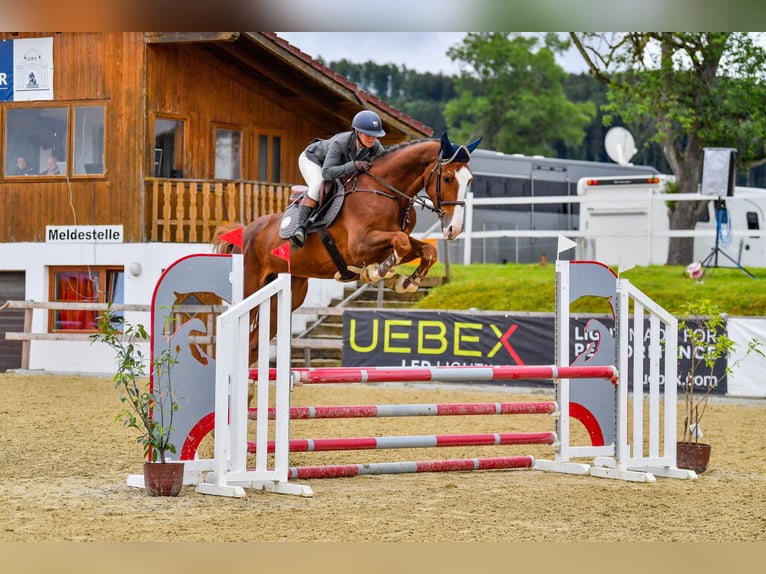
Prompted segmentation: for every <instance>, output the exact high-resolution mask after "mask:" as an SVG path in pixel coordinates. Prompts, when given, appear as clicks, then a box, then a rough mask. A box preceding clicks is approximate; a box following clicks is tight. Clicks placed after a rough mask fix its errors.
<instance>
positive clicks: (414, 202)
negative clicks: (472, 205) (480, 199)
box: [345, 145, 470, 229]
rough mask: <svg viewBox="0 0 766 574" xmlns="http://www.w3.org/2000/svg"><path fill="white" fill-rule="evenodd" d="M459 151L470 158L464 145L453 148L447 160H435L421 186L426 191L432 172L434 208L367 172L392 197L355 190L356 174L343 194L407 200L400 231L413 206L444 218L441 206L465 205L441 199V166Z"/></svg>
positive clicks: (381, 192)
mask: <svg viewBox="0 0 766 574" xmlns="http://www.w3.org/2000/svg"><path fill="white" fill-rule="evenodd" d="M461 150H464V151H465V152H466V153H467V154H468V155H469V157H470V152H469V151H468V150H467V148H466V147H465V146H464V145H462V146H458V147H456V148H455V150H454V151H453V153H452V155H451V156H450V157H449V158H447V159H442V158H440V157H439V158H437V161H436V163H435V164H434V167H433V168H431V171H430V172H428V176H427V177H426V182H425V185H424V186H423V189H426V190H427V189H428V186H429V184H430V183H431V178H432V177H433V176H434V172H436V205H435V206H432V205H429V204H428V203H427V202H426V200H425V199H424V198H422V197H419V196H418V195H417V194H416V195H414V196H412V197H410V196H409V195H407V194H406V193H404V192H403V191H401V190H399V189H397V188H396V187H394V186H393V185H391V184H390V183H389V182H387V181H386V180H384V179H382V178H380V177H378V176H377V175H375V174H374V173H372V172H369V171H368V172H365V173H366V174H367V175H368V176H369V177H371V178H372V179H373V180H375V181H376V182H377V183H379V184H380V185H382V186H383V187H385V188H386V189H387V190H388V191H390V192H392V193H393V195H389V194H388V193H386V192H385V191H382V190H380V189H362V188H357V187H356V184H357V181H358V177H359V174H358V173H357V174H356V175H354V176H353V178H352V179H353V185H352V187H351V189H350V190H349V191H347V192H345V193H346V194H349V193H354V192H356V191H363V192H366V193H375V194H378V195H382V196H383V197H387V198H388V199H391V200H393V201H396V200H397V197H396V196H399V197H400V198H403V199H406V200H407V206H406V207H405V208H404V214H403V217H402V229H404V228H405V226H406V225H407V223H408V222H409V220H410V217H409V214H410V212H411V211H412V208H413V207H414V206H415V205H420V207H421V209H428V210H430V211H433V212H434V213H435V214H436V215H437V216H438V217H439V219H441V218H442V217H443V216H444V211H443V210H442V206H443V205H460V206H464V205H465V201H442V198H441V173H442V166H443V165H447V164H448V163H451V162H452V161H454V159H455V158H456V157H457V155H458V154H459V153H460V151H461Z"/></svg>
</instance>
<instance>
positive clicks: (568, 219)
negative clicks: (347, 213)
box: [415, 149, 659, 263]
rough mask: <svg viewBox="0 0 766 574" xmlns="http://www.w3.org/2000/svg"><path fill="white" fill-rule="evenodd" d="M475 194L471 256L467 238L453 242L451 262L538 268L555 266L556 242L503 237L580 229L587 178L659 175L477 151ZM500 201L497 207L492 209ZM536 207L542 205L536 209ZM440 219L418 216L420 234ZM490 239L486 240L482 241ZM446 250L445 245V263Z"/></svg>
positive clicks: (645, 168) (610, 165) (428, 214)
mask: <svg viewBox="0 0 766 574" xmlns="http://www.w3.org/2000/svg"><path fill="white" fill-rule="evenodd" d="M469 165H470V168H471V172H472V173H473V183H472V184H471V189H472V192H473V197H474V199H475V200H476V201H475V204H474V206H473V208H472V209H471V208H470V207H469V209H470V211H471V212H472V213H471V214H470V215H469V217H471V218H472V225H471V227H472V229H471V231H472V233H473V235H474V236H475V237H476V238H477V239H473V240H472V241H471V242H470V254H469V255H470V256H469V257H464V250H465V243H464V242H465V241H466V238H465V236H464V235H463V236H459V237H458V239H457V240H455V241H451V242H449V259H450V260H451V261H455V262H463V261H464V259H466V258H468V259H469V260H470V262H473V263H533V262H539V261H541V260H547V261H554V260H555V259H556V254H557V253H556V252H557V240H556V237H555V234H554V235H553V236H550V234H549V236H548V237H545V236H539V237H534V236H513V235H508V234H506V235H505V236H499V235H501V232H503V231H506V232H510V233H513V232H524V231H528V232H534V231H535V230H547V231H550V230H561V231H562V234H566V231H572V230H577V229H579V223H580V210H579V205H578V203H577V202H576V199H577V183H578V181H579V180H580V179H582V178H585V177H606V176H630V175H645V176H651V175H657V174H659V172H658V171H657V170H656V169H655V168H653V167H651V166H642V165H620V164H616V163H605V162H596V161H583V160H571V159H558V158H547V157H542V156H524V155H519V154H512V155H510V154H503V153H499V152H493V151H488V150H481V149H478V150H475V151H474V152H473V153H472V154H471V161H470V164H469ZM554 196H555V197H561V196H567V197H571V198H573V199H574V200H575V201H572V202H554V203H545V200H546V198H550V197H554ZM508 198H518V199H519V201H520V202H525V201H527V200H528V201H527V202H526V203H515V204H502V201H503V200H507V199H508ZM495 200H497V203H495V204H492V202H494V201H495ZM532 202H536V203H532ZM435 223H436V217H435V216H434V215H433V214H432V213H431V212H429V211H418V224H417V226H416V228H415V232H416V233H417V232H420V233H426V232H428V233H429V235H430V232H431V231H432V230H433V226H434V224H435ZM485 234H486V235H488V236H487V237H482V235H485ZM443 246H444V245H443V244H442V243H440V245H439V248H440V258H442V259H444V257H443V256H442V255H443V253H442V251H441V250H442V248H443Z"/></svg>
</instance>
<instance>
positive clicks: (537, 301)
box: [401, 263, 766, 316]
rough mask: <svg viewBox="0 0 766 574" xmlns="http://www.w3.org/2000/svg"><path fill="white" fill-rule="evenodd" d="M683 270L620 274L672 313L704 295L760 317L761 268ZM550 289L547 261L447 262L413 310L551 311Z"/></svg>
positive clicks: (596, 303) (764, 298)
mask: <svg viewBox="0 0 766 574" xmlns="http://www.w3.org/2000/svg"><path fill="white" fill-rule="evenodd" d="M685 269H686V268H685V267H682V266H670V265H662V266H660V265H655V266H649V267H634V268H633V269H629V270H628V271H626V272H625V273H623V277H624V278H626V279H629V280H630V282H631V283H632V284H633V285H635V286H636V287H638V288H639V289H640V290H641V291H643V292H644V293H646V295H647V296H649V297H650V298H651V299H653V300H654V301H655V302H657V303H658V304H659V305H661V306H662V307H663V308H665V309H667V310H668V311H670V312H671V313H674V314H678V313H679V312H680V310H681V307H682V306H683V305H685V304H687V303H690V302H692V301H699V300H702V299H708V300H710V301H712V302H713V303H715V304H716V305H718V306H719V307H720V308H721V309H723V310H724V311H725V312H726V313H728V314H729V315H732V316H766V268H750V269H748V271H750V272H751V273H752V274H753V275H755V277H756V278H755V279H751V278H750V277H748V276H747V275H745V274H744V273H743V272H742V271H740V270H739V269H725V268H710V269H708V270H707V271H706V273H705V276H704V277H703V278H702V281H694V280H692V279H690V278H689V276H688V275H687V274H686V273H685ZM614 270H615V271H616V268H615V269H614ZM401 271H402V272H405V271H404V270H401ZM429 276H432V277H444V276H445V266H444V265H443V264H441V263H438V264H436V265H435V266H434V267H433V268H432V269H431V271H430V272H429ZM555 290H556V268H555V265H553V264H549V265H545V266H543V265H539V264H536V263H533V264H513V263H509V264H505V265H500V264H486V263H474V264H471V265H455V264H452V265H450V277H449V281H448V282H445V283H444V284H443V285H441V286H438V287H434V288H433V289H431V291H430V293H429V294H428V295H427V296H426V297H425V298H423V299H422V300H421V301H420V302H419V303H418V304H417V305H416V308H418V309H451V310H468V309H477V310H482V311H522V312H544V313H553V312H554V311H555ZM572 311H574V312H579V313H607V312H609V309H608V306H606V305H605V303H604V300H603V299H601V298H598V297H595V298H594V297H588V298H583V299H582V300H580V301H577V302H575V304H574V305H573V306H572Z"/></svg>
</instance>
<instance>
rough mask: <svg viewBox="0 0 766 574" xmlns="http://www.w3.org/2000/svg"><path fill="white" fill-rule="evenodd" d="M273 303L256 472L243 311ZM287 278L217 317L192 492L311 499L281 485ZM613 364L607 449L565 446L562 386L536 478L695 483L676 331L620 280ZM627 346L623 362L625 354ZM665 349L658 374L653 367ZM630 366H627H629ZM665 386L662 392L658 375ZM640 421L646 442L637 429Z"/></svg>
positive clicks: (264, 346) (565, 308)
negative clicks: (542, 474)
mask: <svg viewBox="0 0 766 574" xmlns="http://www.w3.org/2000/svg"><path fill="white" fill-rule="evenodd" d="M569 263H570V262H569V261H557V262H556V265H557V267H556V269H557V344H556V347H557V350H556V353H557V361H558V364H559V365H568V364H570V363H569V356H568V355H569V351H568V349H569V327H568V326H569V320H570V315H569V302H568V301H569V299H568V296H567V293H566V290H567V289H568V288H569ZM273 297H276V298H277V317H276V321H277V336H276V359H275V360H276V374H277V376H276V382H275V383H274V392H275V409H276V420H275V422H274V430H273V433H274V434H273V437H270V432H269V423H268V406H269V399H270V383H269V346H270V341H269V335H268V329H261V330H259V343H258V349H259V356H258V365H259V368H258V379H257V381H256V385H257V386H256V397H257V405H256V406H257V408H258V415H257V420H256V440H255V442H256V457H255V468H254V469H249V470H248V469H247V443H248V438H247V424H248V423H247V421H248V402H247V395H248V376H249V368H248V361H249V357H248V354H249V337H250V333H249V323H250V312H251V310H253V309H256V308H257V309H258V313H259V320H258V323H259V324H260V325H268V324H269V321H270V320H271V308H270V305H271V299H272V298H273ZM290 301H291V291H290V276H289V275H288V274H284V273H283V274H280V275H279V276H278V277H277V279H276V280H275V281H273V282H271V283H269V284H268V285H266V286H265V287H263V288H262V289H260V290H259V291H257V292H256V293H254V294H252V295H251V296H249V297H248V298H247V299H245V300H243V301H242V302H241V303H238V304H236V305H234V306H232V307H231V308H230V309H229V310H227V311H226V312H225V313H223V314H221V315H220V316H219V317H218V320H217V321H218V323H217V343H216V345H217V350H216V382H215V384H216V392H215V438H214V448H215V455H214V457H215V458H214V460H213V465H212V467H213V470H212V472H210V473H208V474H207V476H206V477H205V480H204V482H200V483H199V484H198V485H197V491H198V492H200V493H202V494H214V495H220V496H233V497H242V496H245V490H244V489H245V488H253V489H258V490H268V491H272V492H277V493H284V494H296V495H300V496H304V497H310V496H312V495H313V492H312V490H311V488H310V487H309V486H305V485H299V484H295V483H291V482H289V481H288V470H289V440H290V437H289V426H290V392H291V390H292V380H291V376H290V338H291V332H290V324H291V323H290V317H291V309H290ZM631 301H632V302H633V314H634V321H633V329H634V335H633V341H634V344H633V345H632V346H631V344H630V340H629V339H630V332H629V331H630V321H629V305H630V302H631ZM645 317H648V319H649V333H648V334H647V333H645V332H644V318H645ZM615 331H616V336H615V343H616V345H615V349H616V357H615V359H616V366H617V368H618V372H619V373H620V380H619V383H618V384H617V385H616V386H615V388H616V391H615V400H614V408H615V442H614V444H609V445H605V446H596V447H594V446H572V445H571V444H570V432H569V430H570V429H569V417H568V416H567V414H568V413H569V404H570V400H569V385H570V381H569V380H566V379H562V380H559V381H558V383H557V386H556V396H557V402H558V404H559V406H560V409H561V416H560V418H559V422H558V425H557V431H558V435H559V443H558V444H557V445H556V456H555V460H553V461H545V460H536V461H535V464H534V468H535V469H536V470H545V471H555V472H566V473H574V474H590V475H591V476H597V477H603V478H616V479H622V480H630V481H636V482H654V481H655V478H654V477H655V475H657V476H664V477H671V478H682V479H694V478H696V477H697V475H696V474H695V473H694V471H690V470H682V469H678V468H676V458H675V454H676V453H675V445H676V384H675V381H676V370H677V369H676V366H677V362H676V361H677V331H678V322H677V320H676V318H675V317H673V316H672V315H670V314H669V313H667V312H666V311H665V310H663V309H662V308H661V307H659V306H658V305H656V304H655V303H654V302H653V301H652V300H651V299H649V298H648V297H647V296H646V295H644V294H643V293H642V292H641V291H640V290H638V289H636V288H635V287H634V286H632V285H631V284H630V282H629V281H628V280H627V279H619V278H618V279H617V300H616V317H615ZM645 335H648V338H649V339H650V345H649V359H650V367H649V372H648V373H647V379H648V381H649V393H648V397H649V413H648V420H647V421H645V416H644V415H645V413H644V405H643V402H644V401H643V399H644V389H643V381H644V366H643V359H644V351H643V344H642V342H643V340H644V338H645ZM631 348H632V350H633V353H632V358H629V350H630V349H631ZM663 349H664V369H662V370H661V368H660V362H661V358H662V355H663ZM629 361H632V365H631V363H630V362H629ZM631 366H632V371H633V388H632V389H629V388H628V387H629V383H628V377H627V376H625V375H626V374H627V373H628V372H629V369H630V368H631ZM661 373H662V374H663V376H664V379H665V380H667V381H668V383H669V384H667V385H664V387H665V388H664V400H662V401H661V395H662V393H661V387H662V386H663V376H661ZM630 393H632V394H633V397H634V399H636V400H634V401H633V409H632V428H633V430H632V433H630V434H629V428H630V426H631V425H630V416H629V412H628V411H629V408H628V405H629V395H630ZM645 422H647V423H648V430H649V432H648V434H649V436H648V437H645V436H644V430H643V429H644V424H645ZM270 438H271V439H272V440H274V443H275V446H274V453H273V465H272V466H268V461H267V450H268V449H267V446H266V445H267V441H268V440H269V439H270ZM575 457H595V458H594V459H593V464H592V465H591V464H582V463H577V462H573V461H572V460H571V459H572V458H575Z"/></svg>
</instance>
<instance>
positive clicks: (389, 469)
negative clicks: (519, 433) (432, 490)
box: [288, 455, 535, 480]
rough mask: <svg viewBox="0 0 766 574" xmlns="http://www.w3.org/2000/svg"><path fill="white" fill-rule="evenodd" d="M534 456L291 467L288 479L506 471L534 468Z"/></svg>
mask: <svg viewBox="0 0 766 574" xmlns="http://www.w3.org/2000/svg"><path fill="white" fill-rule="evenodd" d="M534 465H535V458H534V457H533V456H529V455H526V456H503V457H489V458H464V459H451V460H423V461H419V462H373V463H368V464H335V465H324V466H298V467H291V468H290V470H289V473H288V475H289V477H290V478H292V479H298V480H308V479H312V478H343V477H348V476H358V475H363V474H404V473H413V472H455V471H470V470H505V469H510V468H533V467H534Z"/></svg>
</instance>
